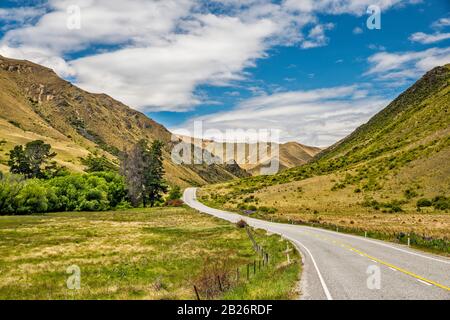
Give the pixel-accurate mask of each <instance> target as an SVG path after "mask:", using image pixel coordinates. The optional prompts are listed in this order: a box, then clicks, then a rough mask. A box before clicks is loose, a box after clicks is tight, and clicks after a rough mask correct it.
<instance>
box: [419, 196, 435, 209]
mask: <svg viewBox="0 0 450 320" xmlns="http://www.w3.org/2000/svg"><path fill="white" fill-rule="evenodd" d="M431 205H432V203H431V201H430V200H428V199H426V198H421V199H419V200H417V207H418V208H421V207H431Z"/></svg>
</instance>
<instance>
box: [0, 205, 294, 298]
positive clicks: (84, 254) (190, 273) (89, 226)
mask: <svg viewBox="0 0 450 320" xmlns="http://www.w3.org/2000/svg"><path fill="white" fill-rule="evenodd" d="M253 234H254V237H255V239H256V241H257V242H258V243H259V244H261V245H262V246H264V247H265V248H266V250H267V252H269V253H270V255H271V263H270V264H269V267H267V268H263V269H261V271H260V272H258V273H257V274H256V275H253V274H251V277H250V280H249V281H247V280H246V279H244V273H243V272H244V271H243V270H244V269H242V276H241V281H240V282H239V283H236V284H234V285H233V286H231V287H230V288H228V290H226V291H225V292H218V294H217V295H215V296H214V297H213V298H214V299H219V298H225V299H237V298H239V299H250V298H251V299H291V298H295V297H296V295H297V293H296V292H295V287H296V283H297V281H298V278H299V270H300V258H299V256H298V255H297V254H296V253H294V254H291V257H293V259H295V262H294V263H292V264H291V265H289V266H283V262H284V261H285V260H286V256H285V254H284V253H283V250H285V249H286V241H280V239H281V238H280V237H279V236H276V235H270V236H269V235H266V234H265V232H264V231H262V230H256V231H253ZM0 257H1V259H0V299H196V296H195V292H194V290H193V285H194V284H196V280H197V279H198V278H199V276H201V274H202V272H204V266H205V264H206V263H208V262H211V261H213V262H214V261H221V260H224V259H225V260H226V261H227V264H228V265H230V266H231V268H232V270H235V269H236V268H237V267H243V266H245V265H246V264H248V263H253V261H258V259H260V257H259V256H258V255H257V254H256V252H255V251H254V250H253V248H252V243H251V241H250V239H249V237H248V235H247V233H246V232H245V229H240V228H237V227H236V226H235V225H233V224H230V223H227V222H225V221H222V220H219V219H216V218H213V217H210V216H208V215H204V214H200V213H198V212H197V211H194V210H192V209H190V208H184V207H183V208H154V209H131V210H126V211H114V212H95V213H93V212H89V213H84V212H80V213H52V214H46V215H32V216H1V217H0ZM72 265H77V266H79V267H80V270H81V288H80V289H79V290H70V289H68V288H67V285H66V281H67V279H68V277H70V276H71V274H69V273H66V270H67V268H68V267H69V266H72ZM201 298H202V297H201Z"/></svg>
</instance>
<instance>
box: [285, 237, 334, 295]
mask: <svg viewBox="0 0 450 320" xmlns="http://www.w3.org/2000/svg"><path fill="white" fill-rule="evenodd" d="M283 237H284V238H286V239H288V240H290V241H291V242H293V243H295V244H297V245H300V246H302V247H303V249H305V251H306V252H307V253H308V254H309V256H310V257H311V261H312V262H313V264H314V268H315V269H316V272H317V275H318V276H319V280H320V284H321V285H322V289H323V291H324V292H325V295H326V296H327V299H328V300H333V297H332V296H331V294H330V291H329V290H328V287H327V284H326V283H325V280H324V279H323V277H322V274H321V273H320V270H319V267H318V266H317V263H316V260H315V259H314V257H313V255H312V253H311V251H309V249H308V248H307V247H305V246H304V245H303V244H302V243H301V242H299V241H298V240H294V239H292V238H291V237H288V236H286V235H283Z"/></svg>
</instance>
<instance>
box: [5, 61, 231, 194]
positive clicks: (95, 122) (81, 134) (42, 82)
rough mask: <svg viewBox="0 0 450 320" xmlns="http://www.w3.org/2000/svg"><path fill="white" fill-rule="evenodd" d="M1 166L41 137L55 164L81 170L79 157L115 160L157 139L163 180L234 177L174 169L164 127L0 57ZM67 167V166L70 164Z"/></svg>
mask: <svg viewBox="0 0 450 320" xmlns="http://www.w3.org/2000/svg"><path fill="white" fill-rule="evenodd" d="M0 89H1V90H0V141H1V140H5V141H6V146H2V148H3V151H2V152H0V157H1V158H0V161H1V163H2V165H3V167H0V169H2V168H4V165H5V151H7V148H8V147H10V146H12V145H14V144H16V143H18V142H21V143H24V142H28V141H31V140H32V139H34V138H35V137H39V138H41V139H43V140H45V141H46V142H49V143H52V145H55V148H57V151H59V152H58V153H59V155H58V157H57V159H56V160H57V161H58V162H60V164H64V165H66V166H67V167H69V168H70V169H73V170H75V171H82V170H83V166H82V165H81V163H80V159H79V158H80V156H83V155H87V154H89V153H94V152H96V153H99V154H105V155H107V156H108V157H109V158H111V159H115V160H116V161H117V157H118V155H119V154H120V152H121V151H124V150H126V149H128V148H130V146H131V145H132V144H133V143H135V142H136V141H138V140H139V139H143V138H145V139H148V140H150V141H153V140H155V139H159V140H161V141H163V142H164V143H165V144H166V149H165V151H164V158H165V162H164V165H165V168H166V172H167V178H168V179H169V180H170V181H171V182H172V183H177V184H180V185H190V184H196V185H199V184H205V183H208V182H218V181H225V180H228V179H230V178H234V177H236V176H235V175H234V174H233V173H231V172H229V171H228V170H227V168H226V167H224V166H215V167H214V168H212V170H209V169H210V168H209V167H208V166H191V167H187V166H177V165H175V164H174V163H172V162H171V161H170V151H171V146H172V142H171V133H170V132H169V131H168V130H167V129H166V128H164V127H163V126H162V125H160V124H158V123H156V122H155V121H153V120H151V119H149V118H148V117H147V116H145V115H144V114H142V113H140V112H138V111H135V110H133V109H131V108H129V107H127V106H125V105H124V104H122V103H120V102H118V101H116V100H114V99H112V98H111V97H109V96H107V95H104V94H92V93H88V92H86V91H84V90H81V89H80V88H77V87H76V86H74V85H72V84H71V83H70V82H67V81H64V80H62V79H60V78H59V77H58V76H57V75H56V74H55V73H54V72H53V71H52V70H50V69H48V68H45V67H42V66H40V65H37V64H34V63H31V62H28V61H20V60H13V59H7V58H4V57H1V56H0ZM67 163H70V165H68V164H67Z"/></svg>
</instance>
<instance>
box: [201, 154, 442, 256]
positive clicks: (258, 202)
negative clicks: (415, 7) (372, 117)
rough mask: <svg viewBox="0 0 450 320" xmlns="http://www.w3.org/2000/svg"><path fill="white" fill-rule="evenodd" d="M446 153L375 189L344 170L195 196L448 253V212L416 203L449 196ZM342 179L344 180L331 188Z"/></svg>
mask: <svg viewBox="0 0 450 320" xmlns="http://www.w3.org/2000/svg"><path fill="white" fill-rule="evenodd" d="M449 155H450V149H449V148H447V149H446V150H445V151H442V152H440V153H439V154H437V155H436V156H435V157H432V158H427V159H418V160H415V161H413V162H412V163H410V164H408V165H406V166H404V167H403V168H402V170H401V171H399V172H396V173H392V174H390V175H385V176H379V177H378V179H379V181H380V183H379V184H380V186H379V187H378V188H373V189H372V188H369V189H364V188H363V187H362V186H361V185H362V184H361V183H360V182H359V181H357V182H354V181H351V179H349V176H350V175H354V172H352V171H349V170H346V171H343V172H336V173H332V174H327V175H319V176H313V177H310V178H306V179H301V180H298V181H291V182H286V183H281V184H275V185H268V186H265V187H261V188H257V189H255V190H250V191H251V192H247V189H246V188H245V186H244V185H245V181H242V180H240V181H238V182H231V183H228V184H218V185H210V186H205V187H203V188H201V189H199V191H198V199H199V200H201V201H202V202H204V203H205V204H207V205H209V206H212V207H216V208H221V209H225V210H229V211H235V212H239V213H241V214H246V213H247V214H249V215H250V216H252V217H255V218H261V219H265V220H273V221H279V222H288V223H291V222H293V223H296V224H305V225H314V226H317V227H322V228H327V229H332V230H336V228H339V229H340V230H341V231H342V232H344V231H345V232H349V233H353V234H358V235H364V234H365V232H367V233H368V235H369V236H370V237H373V238H377V239H382V240H387V241H393V242H397V243H403V244H406V242H407V238H408V237H407V235H410V238H411V245H412V246H413V247H416V248H420V249H424V250H427V251H432V252H435V253H439V254H443V255H447V256H449V255H450V233H449V230H450V214H449V210H448V209H447V210H445V209H444V210H442V209H436V208H434V207H431V206H430V207H421V208H418V206H417V204H418V203H419V200H421V199H430V200H431V199H433V198H435V197H436V196H443V197H447V199H448V197H449V195H450V193H449V191H450V189H449V188H450V172H449V171H448V170H449V167H448V166H445V165H442V164H443V163H445V161H446V159H448V156H449ZM266 179H267V180H270V179H271V177H266ZM340 181H347V182H346V183H345V184H344V185H343V186H342V187H339V188H335V186H336V184H337V183H339V182H340ZM236 184H238V186H236ZM240 190H244V191H243V192H241V191H240ZM267 208H269V212H268V210H267ZM261 209H264V210H261Z"/></svg>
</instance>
